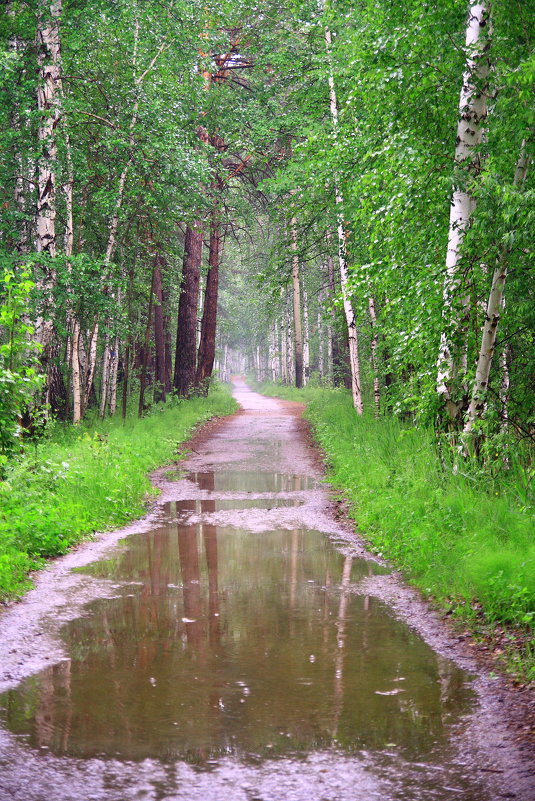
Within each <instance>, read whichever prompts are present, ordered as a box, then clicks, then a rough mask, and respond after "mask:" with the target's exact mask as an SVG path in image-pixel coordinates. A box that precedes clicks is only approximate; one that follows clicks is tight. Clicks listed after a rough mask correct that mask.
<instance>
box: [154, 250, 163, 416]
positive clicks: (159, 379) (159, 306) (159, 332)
mask: <svg viewBox="0 0 535 801" xmlns="http://www.w3.org/2000/svg"><path fill="white" fill-rule="evenodd" d="M164 265H165V260H164V258H163V256H161V255H160V254H157V255H156V256H155V257H154V280H153V284H154V300H153V303H154V349H155V352H156V389H155V392H154V400H155V402H156V403H158V402H160V401H163V402H164V403H165V399H166V390H165V385H166V379H165V329H164V308H163V292H162V267H163V266H164Z"/></svg>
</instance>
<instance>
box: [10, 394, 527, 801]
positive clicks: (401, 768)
mask: <svg viewBox="0 0 535 801" xmlns="http://www.w3.org/2000/svg"><path fill="white" fill-rule="evenodd" d="M236 396H237V398H238V400H239V402H240V403H241V404H242V407H243V409H244V411H242V412H241V413H239V414H237V415H235V416H233V417H232V418H230V419H228V420H226V421H224V422H223V423H221V424H220V425H218V427H217V428H216V429H215V430H214V432H213V433H212V434H211V436H209V437H207V438H205V439H204V441H202V442H201V443H200V444H196V445H195V450H194V451H193V452H192V453H191V455H190V457H189V458H188V460H187V462H185V463H183V464H182V465H180V467H177V469H176V470H169V469H167V470H165V471H161V472H160V475H159V483H160V486H161V488H162V491H163V492H162V496H161V502H160V503H159V504H158V506H157V508H156V509H155V510H154V512H153V513H152V514H151V515H149V516H148V517H147V518H146V519H145V520H144V521H141V522H138V523H136V524H134V525H133V526H130V527H129V528H128V529H125V530H123V531H122V532H114V533H111V534H107V535H103V536H102V537H101V538H100V539H99V540H98V541H97V542H95V543H92V544H89V545H87V546H84V547H83V548H81V549H80V550H79V551H77V552H76V553H73V554H70V555H69V556H68V557H65V558H64V559H62V560H59V561H58V562H57V563H55V564H54V565H53V566H52V567H51V568H50V569H49V570H47V571H45V572H44V573H43V574H42V575H41V576H40V578H39V581H38V585H37V587H36V589H35V590H34V591H32V592H31V593H30V594H29V595H28V597H27V598H26V599H25V600H24V601H23V602H22V603H21V604H19V605H17V606H16V607H14V608H13V609H12V610H11V611H10V612H9V613H7V614H5V615H4V616H3V617H2V618H1V619H0V634H1V635H2V641H3V643H4V645H3V646H0V657H1V664H2V675H1V679H2V683H1V684H0V690H3V692H2V694H1V695H0V724H1V728H0V749H1V750H0V801H4V799H5V801H7V799H13V801H45V799H46V800H47V801H48V799H51V798H53V799H55V800H57V801H67V800H69V801H70V799H77V801H78V800H79V799H82V800H83V801H85V799H88V800H89V799H95V801H100V800H102V801H104V800H105V801H127V800H129V799H139V800H140V801H164V799H165V801H171V799H188V800H189V799H191V801H196V800H197V799H199V801H200V799H206V800H207V801H212V799H213V801H215V800H216V799H217V801H222V800H223V799H224V800H225V801H227V800H228V801H346V799H347V801H349V800H350V799H351V801H356V800H357V799H358V800H360V799H362V800H363V801H364V799H366V800H367V799H404V800H405V799H410V800H411V801H412V799H414V800H415V801H417V800H419V799H422V801H423V799H426V801H427V799H437V800H439V799H441V800H443V801H449V799H463V800H464V801H493V799H498V798H517V799H519V801H529V799H533V798H535V789H534V783H533V775H532V774H531V773H530V769H529V766H528V765H527V763H526V760H525V759H524V756H523V754H522V753H521V752H520V751H518V750H515V747H514V743H512V741H511V738H510V737H508V735H507V732H506V730H505V729H504V728H503V726H502V725H501V720H500V718H501V709H500V699H499V694H498V693H496V694H493V693H492V688H491V686H490V685H491V684H492V678H491V679H489V678H485V677H482V676H481V675H478V674H477V673H476V670H475V666H474V665H473V664H472V663H471V661H470V659H469V658H468V657H467V656H466V655H465V654H463V653H462V649H461V651H460V650H459V648H458V647H455V646H454V643H453V642H452V641H451V640H450V639H449V638H448V636H447V635H446V634H444V632H443V631H441V629H440V625H439V623H438V621H436V620H434V619H431V620H430V614H429V612H428V611H427V610H426V609H425V607H424V606H423V605H422V604H421V603H420V601H419V600H418V598H417V597H416V595H415V594H414V593H412V592H411V591H410V590H407V589H404V588H403V587H400V584H399V578H398V577H397V576H395V575H393V574H392V573H391V571H390V570H389V569H388V567H387V566H385V565H383V564H380V563H379V562H378V561H377V560H375V559H373V558H372V557H371V556H370V555H369V554H366V553H365V551H364V550H363V548H362V546H361V545H360V544H359V543H358V542H357V541H356V539H355V537H354V536H353V535H352V533H351V532H350V531H348V530H347V529H346V528H344V526H343V525H341V524H340V523H338V522H336V520H335V518H334V516H333V508H332V505H331V503H330V500H329V496H328V494H327V491H326V488H325V487H324V486H323V484H322V482H321V475H320V474H319V471H318V468H317V466H316V463H315V461H314V459H313V458H312V456H311V454H310V451H309V449H308V448H307V446H306V443H305V441H304V440H303V438H302V436H301V434H300V426H299V420H298V417H297V416H296V414H295V413H292V412H295V409H292V407H291V405H290V404H284V403H282V402H280V401H275V400H270V399H266V398H263V397H262V396H260V395H257V394H255V393H253V392H251V391H250V390H249V389H248V388H247V387H246V386H245V384H243V382H240V381H237V382H236Z"/></svg>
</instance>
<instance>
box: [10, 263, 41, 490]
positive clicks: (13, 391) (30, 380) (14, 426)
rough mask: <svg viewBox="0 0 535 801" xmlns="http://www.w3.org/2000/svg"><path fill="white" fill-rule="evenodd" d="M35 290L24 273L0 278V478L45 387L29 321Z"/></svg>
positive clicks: (15, 273) (18, 446)
mask: <svg viewBox="0 0 535 801" xmlns="http://www.w3.org/2000/svg"><path fill="white" fill-rule="evenodd" d="M33 288H34V284H33V282H32V281H31V280H30V274H29V273H28V272H27V271H25V270H19V271H17V272H7V271H6V272H4V274H3V276H2V278H1V279H0V332H1V333H0V477H1V476H2V475H3V472H4V469H5V465H6V463H7V458H8V456H10V455H12V454H13V453H15V452H17V451H19V450H20V448H21V431H22V429H21V425H20V418H21V416H22V414H23V412H24V410H25V408H26V407H27V405H28V404H30V403H31V401H32V398H33V396H34V394H35V392H36V390H37V389H39V387H40V386H41V385H42V378H41V376H39V375H38V374H37V372H36V369H35V364H36V350H37V345H36V344H35V343H34V342H33V341H32V339H31V337H32V335H33V332H34V330H33V327H32V326H31V325H29V324H28V322H26V320H27V311H28V295H29V293H30V292H31V291H32V289H33Z"/></svg>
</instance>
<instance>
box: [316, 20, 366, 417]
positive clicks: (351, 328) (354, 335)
mask: <svg viewBox="0 0 535 801" xmlns="http://www.w3.org/2000/svg"><path fill="white" fill-rule="evenodd" d="M324 30H325V49H326V53H327V65H328V70H329V72H328V81H329V104H330V111H331V122H332V127H333V133H334V140H335V142H336V141H337V139H338V132H339V122H338V102H337V98H336V87H335V84H334V70H333V63H332V37H331V31H330V29H329V27H328V26H327V25H325V28H324ZM334 197H335V201H336V209H337V213H336V217H337V229H336V230H337V234H338V264H339V267H340V284H341V288H342V298H343V305H344V314H345V318H346V324H347V336H348V341H349V365H350V371H351V395H352V398H353V406H354V407H355V409H356V411H357V413H358V414H362V412H363V410H364V407H363V402H362V389H361V381H360V357H359V341H358V330H357V322H356V319H355V312H354V309H353V306H352V303H351V297H350V294H349V271H348V267H347V243H346V233H345V227H344V212H343V208H344V198H343V196H342V192H341V189H340V185H339V178H338V176H336V175H335V176H334Z"/></svg>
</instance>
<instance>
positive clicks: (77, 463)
mask: <svg viewBox="0 0 535 801" xmlns="http://www.w3.org/2000/svg"><path fill="white" fill-rule="evenodd" d="M236 408H237V404H236V403H235V401H234V400H233V399H232V398H231V396H230V394H229V392H228V391H226V390H225V389H224V388H217V389H214V390H212V391H211V392H210V394H209V395H208V397H206V398H205V397H201V398H191V399H190V400H182V401H171V402H169V403H168V404H167V405H165V406H158V407H155V409H154V411H153V412H152V413H151V414H150V415H149V416H146V417H143V418H141V419H138V418H137V417H132V418H127V420H126V421H125V422H124V423H123V422H122V420H120V419H118V418H114V419H111V420H106V421H103V422H100V421H99V422H98V423H85V424H83V425H81V426H79V427H74V426H72V425H67V424H65V425H59V424H56V425H55V427H53V430H52V433H51V435H50V437H49V438H47V439H44V440H41V441H40V442H38V443H37V444H35V445H28V448H27V449H26V452H25V454H24V455H23V457H22V458H20V459H18V460H17V461H12V462H11V463H10V464H9V465H8V470H7V475H6V480H5V481H0V599H7V598H12V597H16V596H17V595H20V594H21V593H22V592H23V591H24V590H25V589H27V588H28V587H29V586H30V582H29V580H28V572H29V571H30V570H32V569H34V568H36V567H39V566H40V565H42V564H43V562H44V560H45V559H47V558H48V557H53V556H58V555H60V554H64V553H66V551H67V550H68V549H69V548H70V547H71V546H72V545H74V544H75V543H77V542H79V541H80V540H82V539H84V538H87V537H89V536H91V535H92V534H93V533H94V532H95V531H102V530H104V529H108V528H111V527H114V526H119V525H121V524H123V523H124V522H125V521H127V520H131V519H132V518H134V517H136V516H138V515H140V514H142V513H143V509H144V501H145V500H146V497H147V493H151V492H154V490H153V488H152V485H151V483H150V481H149V479H148V477H147V473H148V472H149V471H150V470H153V469H154V468H156V467H158V466H159V465H162V464H165V463H166V462H168V461H170V460H171V459H172V458H173V457H175V458H176V456H177V448H178V446H180V444H181V443H183V442H184V441H186V440H187V439H188V437H189V436H190V435H191V432H192V430H193V428H194V427H195V426H196V425H197V424H199V423H202V422H204V421H206V420H208V419H210V418H211V417H215V416H222V415H225V414H230V413H231V412H233V411H235V410H236Z"/></svg>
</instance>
